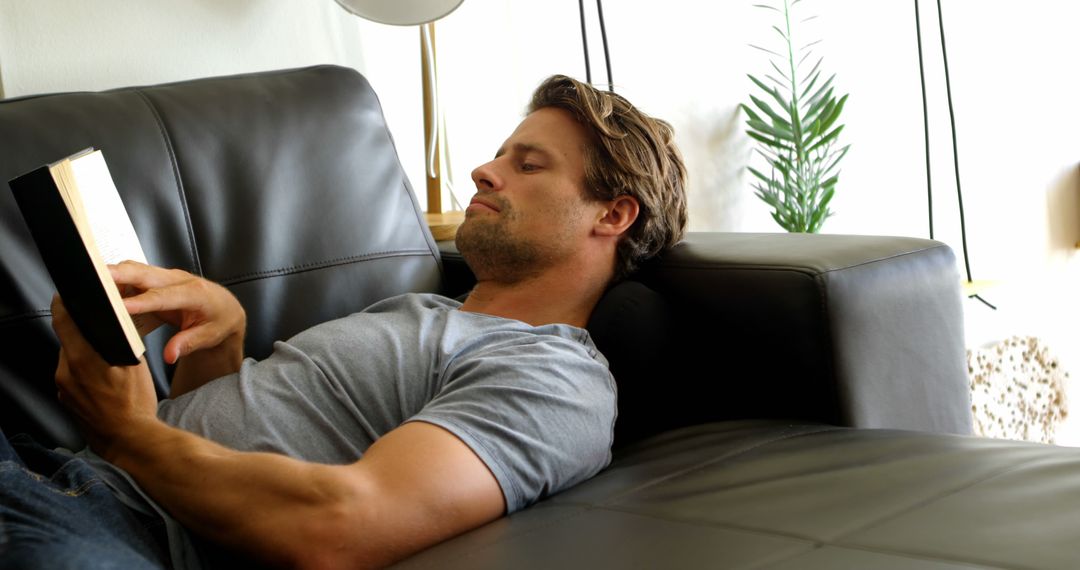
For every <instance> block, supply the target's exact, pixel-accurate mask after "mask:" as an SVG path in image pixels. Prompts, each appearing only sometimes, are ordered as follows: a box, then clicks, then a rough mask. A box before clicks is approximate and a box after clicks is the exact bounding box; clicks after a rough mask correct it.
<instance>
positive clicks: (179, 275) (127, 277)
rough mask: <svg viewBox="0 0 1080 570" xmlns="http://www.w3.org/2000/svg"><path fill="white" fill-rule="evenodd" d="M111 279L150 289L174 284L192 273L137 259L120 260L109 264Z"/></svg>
mask: <svg viewBox="0 0 1080 570" xmlns="http://www.w3.org/2000/svg"><path fill="white" fill-rule="evenodd" d="M109 273H110V274H112V278H113V281H115V282H116V284H117V285H120V286H125V285H127V286H132V287H135V288H138V289H152V288H154V287H166V286H168V285H174V284H176V283H179V282H182V281H184V280H187V279H191V278H192V277H193V275H191V274H190V273H188V272H186V271H182V270H179V269H165V268H162V267H156V266H153V265H147V264H145V263H139V262H138V261H131V260H128V261H122V262H120V263H118V264H116V265H110V266H109Z"/></svg>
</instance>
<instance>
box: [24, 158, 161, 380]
mask: <svg viewBox="0 0 1080 570" xmlns="http://www.w3.org/2000/svg"><path fill="white" fill-rule="evenodd" d="M8 185H9V186H10V187H11V190H12V192H13V193H14V194H15V201H16V202H17V203H18V204H19V209H20V210H21V211H22V215H23V219H24V220H25V221H26V225H27V226H28V227H29V228H30V234H31V235H32V236H33V238H34V241H35V242H36V243H37V247H38V251H40V252H41V257H42V259H43V260H44V261H45V267H46V268H47V269H48V270H49V275H51V276H52V280H53V283H54V284H55V285H56V290H57V291H58V292H59V293H60V297H61V298H62V299H63V300H64V306H65V307H66V308H67V310H68V312H69V313H70V314H71V318H72V320H74V321H75V325H76V326H78V327H79V331H80V332H82V334H83V336H84V337H86V340H87V341H88V342H89V343H90V345H91V346H93V347H94V349H95V350H97V352H98V354H100V355H101V356H102V358H104V359H105V360H106V361H107V362H109V363H110V364H113V365H120V364H137V363H138V362H139V357H141V356H142V354H143V353H144V352H146V348H145V346H144V345H143V342H142V339H141V338H140V333H141V334H146V333H148V332H150V330H153V328H155V327H156V326H157V325H158V324H160V322H159V321H157V320H156V319H152V318H145V319H142V321H143V322H139V323H137V322H136V321H133V320H132V318H131V316H130V315H128V312H127V310H126V309H125V308H124V303H123V301H122V298H121V294H120V290H119V289H118V288H117V286H116V283H114V282H113V280H112V276H110V275H109V270H108V268H107V267H106V264H114V263H119V262H121V261H124V260H126V259H130V260H134V261H140V262H143V263H146V255H145V254H144V253H143V250H142V246H141V245H140V244H139V238H138V236H136V235H135V228H134V227H133V226H132V225H131V219H130V218H129V217H128V214H127V210H125V209H124V204H123V202H122V201H121V200H120V194H119V193H118V192H117V191H116V186H115V184H114V183H113V180H112V176H111V175H110V174H109V167H108V166H107V165H106V164H105V157H104V156H103V155H102V154H101V151H99V150H93V149H87V150H84V151H82V152H80V153H77V154H75V155H72V156H69V157H67V158H65V159H62V160H60V161H57V162H55V163H53V164H49V165H46V166H42V167H40V168H37V169H35V170H32V171H30V172H28V173H26V174H23V175H22V176H19V177H16V178H14V179H12V180H11V181H9V182H8ZM137 325H138V326H137Z"/></svg>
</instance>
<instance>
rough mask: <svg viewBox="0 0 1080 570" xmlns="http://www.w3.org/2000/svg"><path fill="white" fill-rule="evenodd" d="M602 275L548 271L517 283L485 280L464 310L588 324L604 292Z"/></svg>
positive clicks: (532, 321) (541, 322)
mask: <svg viewBox="0 0 1080 570" xmlns="http://www.w3.org/2000/svg"><path fill="white" fill-rule="evenodd" d="M604 287H605V282H604V281H603V280H601V279H596V278H592V279H588V278H584V279H583V278H582V276H581V275H580V274H575V273H573V272H566V271H558V272H555V271H548V272H545V273H544V274H542V275H539V276H537V277H534V278H529V279H525V280H522V281H518V282H515V283H500V282H497V281H485V280H481V281H479V282H478V283H477V284H476V287H474V288H473V290H472V291H471V292H470V293H469V297H468V298H467V299H466V300H465V303H464V304H463V305H462V306H461V310H463V311H469V312H473V313H484V314H487V315H494V316H497V317H504V318H508V319H516V320H519V321H523V322H526V323H528V324H530V325H533V326H540V325H546V324H551V323H564V324H568V325H573V326H576V327H582V328H584V327H585V325H586V323H588V321H589V315H591V314H592V310H593V307H595V306H596V303H597V302H598V301H599V300H600V296H601V295H603V293H604Z"/></svg>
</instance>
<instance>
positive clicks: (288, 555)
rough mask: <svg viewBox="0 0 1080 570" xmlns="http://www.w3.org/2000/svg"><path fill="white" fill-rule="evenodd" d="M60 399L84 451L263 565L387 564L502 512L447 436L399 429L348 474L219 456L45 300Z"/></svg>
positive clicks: (220, 451)
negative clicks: (174, 422)
mask: <svg viewBox="0 0 1080 570" xmlns="http://www.w3.org/2000/svg"><path fill="white" fill-rule="evenodd" d="M53 313H54V319H53V326H54V329H55V330H56V332H57V335H58V336H59V338H60V341H61V346H62V349H61V355H60V360H59V364H58V366H57V374H56V383H57V390H58V394H59V396H60V400H61V402H62V403H63V404H65V405H66V406H67V407H68V408H69V409H70V410H71V411H72V412H74V414H75V415H76V417H77V418H78V419H79V420H80V424H81V425H82V426H83V431H84V434H85V435H86V438H87V441H88V442H89V443H90V445H91V447H92V448H93V449H94V450H95V451H96V452H97V453H98V454H100V455H102V456H103V457H105V458H106V459H108V460H109V461H111V462H113V463H114V464H116V465H118V466H119V467H121V468H123V469H125V470H126V471H128V472H129V473H130V474H131V475H132V476H133V477H134V478H135V480H136V481H138V482H139V484H140V485H141V486H142V487H143V489H144V490H146V492H147V493H149V494H150V496H151V497H153V498H154V499H155V500H157V501H158V502H159V503H161V504H162V505H163V506H164V507H165V508H166V509H167V510H168V511H169V512H170V513H171V514H172V515H173V516H175V517H176V518H177V519H178V520H180V521H181V522H182V523H183V524H184V525H185V526H187V527H188V528H189V529H191V530H192V531H194V532H196V533H198V534H201V535H203V536H205V537H207V538H209V539H211V540H214V541H216V542H219V543H221V544H223V545H226V546H229V547H232V548H233V549H236V550H239V551H241V552H245V553H247V554H249V555H251V556H252V557H255V558H259V559H261V560H263V561H265V562H268V563H271V564H274V565H284V566H298V567H320V568H322V567H331V568H334V567H346V568H357V567H371V566H381V565H385V564H388V563H390V562H392V561H394V560H397V559H400V558H403V557H405V556H407V555H409V554H411V553H413V552H416V551H418V550H421V549H423V548H426V547H427V546H430V545H432V544H434V543H436V542H439V541H441V540H443V539H445V538H448V537H450V536H453V535H455V534H458V533H461V532H463V531H465V530H468V529H470V528H473V527H476V526H479V525H481V524H483V523H485V522H487V521H490V520H493V519H495V518H497V517H499V516H501V515H502V514H503V512H504V511H505V508H506V507H505V503H504V499H503V495H502V492H501V489H500V487H499V485H498V483H497V481H496V479H495V477H494V475H492V473H491V472H490V471H489V470H488V469H487V466H486V465H485V464H484V463H483V461H481V460H480V459H479V458H478V457H477V456H476V455H475V454H474V453H473V452H472V450H471V449H470V448H469V447H468V446H466V445H465V444H464V443H463V442H461V440H459V439H458V438H457V437H455V436H454V435H452V434H451V433H449V432H447V431H445V430H443V429H442V428H439V427H436V426H434V425H431V424H426V423H420V422H414V423H408V424H405V425H403V426H401V427H399V428H397V429H395V430H393V431H392V432H390V433H388V434H387V435H385V436H383V437H382V438H381V439H379V440H378V441H377V442H376V443H375V444H374V445H372V446H371V447H370V448H369V449H368V451H367V452H366V453H365V455H364V457H363V458H362V459H361V460H360V461H358V462H356V463H354V464H351V465H339V466H332V465H320V464H313V463H307V462H303V461H298V460H295V459H290V458H288V457H285V456H282V455H276V454H269V453H245V452H238V451H234V450H230V449H227V448H225V447H223V446H220V445H218V444H216V443H213V442H211V441H209V440H206V439H203V438H201V437H198V436H196V435H194V434H191V433H189V432H186V431H183V430H180V429H177V428H173V427H171V426H168V425H166V424H165V423H163V422H161V421H160V420H158V419H157V417H156V415H155V413H154V412H155V409H156V397H155V395H154V390H153V384H152V381H151V379H150V374H149V370H148V369H147V367H146V365H145V363H144V364H141V365H139V366H129V367H110V366H109V365H108V364H107V363H105V362H104V361H103V360H101V358H100V357H99V356H98V355H97V353H96V352H94V351H93V349H92V348H90V347H89V345H88V344H87V343H86V341H85V339H84V338H83V337H82V336H81V335H80V334H79V331H78V329H77V328H75V326H74V323H72V322H71V320H70V318H69V317H68V316H67V313H66V311H65V310H64V307H63V304H62V303H61V302H60V301H59V300H56V301H54V303H53Z"/></svg>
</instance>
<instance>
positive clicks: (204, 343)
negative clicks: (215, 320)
mask: <svg viewBox="0 0 1080 570" xmlns="http://www.w3.org/2000/svg"><path fill="white" fill-rule="evenodd" d="M223 340H225V334H224V333H223V331H220V330H215V327H214V326H213V325H212V324H209V323H207V324H202V325H198V326H195V327H192V328H189V329H184V330H182V331H180V332H178V333H176V334H174V335H173V336H172V338H170V339H169V341H168V342H166V343H165V349H164V354H163V356H164V357H165V362H168V363H169V364H176V361H177V360H179V359H181V358H183V357H185V356H187V355H189V354H191V353H193V352H195V351H197V350H202V349H204V348H212V347H215V346H217V345H219V344H221V342H222V341H223Z"/></svg>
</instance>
